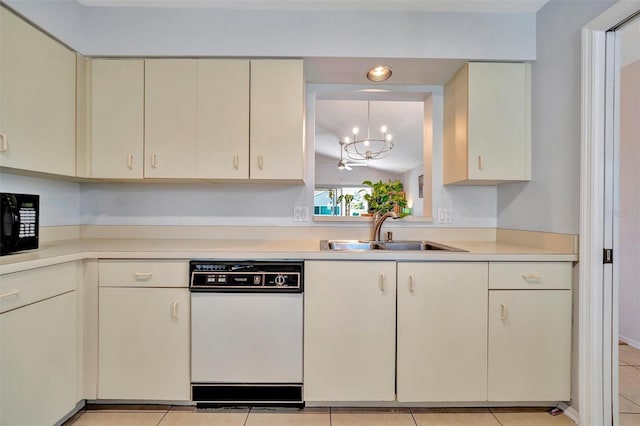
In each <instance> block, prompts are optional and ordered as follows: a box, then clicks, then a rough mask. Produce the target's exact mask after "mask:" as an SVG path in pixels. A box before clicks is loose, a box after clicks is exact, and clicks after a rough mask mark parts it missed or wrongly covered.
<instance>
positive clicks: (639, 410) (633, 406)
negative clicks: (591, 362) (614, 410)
mask: <svg viewBox="0 0 640 426" xmlns="http://www.w3.org/2000/svg"><path fill="white" fill-rule="evenodd" d="M618 351H619V360H620V366H619V368H620V370H619V374H620V376H619V389H618V392H619V399H618V402H619V412H620V426H640V349H636V348H634V347H631V346H629V345H619V346H618Z"/></svg>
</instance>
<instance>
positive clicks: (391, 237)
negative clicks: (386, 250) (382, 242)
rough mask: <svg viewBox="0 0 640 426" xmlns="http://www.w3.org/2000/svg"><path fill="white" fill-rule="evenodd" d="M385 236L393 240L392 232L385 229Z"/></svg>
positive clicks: (388, 239)
mask: <svg viewBox="0 0 640 426" xmlns="http://www.w3.org/2000/svg"><path fill="white" fill-rule="evenodd" d="M386 236H387V241H393V232H391V231H387V233H386Z"/></svg>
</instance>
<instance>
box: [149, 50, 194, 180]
mask: <svg viewBox="0 0 640 426" xmlns="http://www.w3.org/2000/svg"><path fill="white" fill-rule="evenodd" d="M196 80H197V62H196V60H191V59H150V60H146V61H145V83H144V84H145V92H144V98H145V107H144V108H145V136H144V151H145V163H144V176H145V177H148V178H196V177H197V169H196V165H197V161H196V157H197V148H196V124H197V123H196V122H197V118H196V93H197V81H196Z"/></svg>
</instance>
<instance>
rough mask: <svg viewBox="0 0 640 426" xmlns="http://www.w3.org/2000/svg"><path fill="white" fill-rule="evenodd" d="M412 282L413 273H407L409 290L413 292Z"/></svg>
mask: <svg viewBox="0 0 640 426" xmlns="http://www.w3.org/2000/svg"><path fill="white" fill-rule="evenodd" d="M413 282H414V277H413V274H410V275H409V292H411V293H413V290H414V288H413Z"/></svg>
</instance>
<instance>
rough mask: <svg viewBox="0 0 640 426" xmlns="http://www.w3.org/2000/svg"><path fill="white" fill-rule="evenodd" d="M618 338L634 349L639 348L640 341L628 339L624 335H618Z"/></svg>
mask: <svg viewBox="0 0 640 426" xmlns="http://www.w3.org/2000/svg"><path fill="white" fill-rule="evenodd" d="M618 339H619V340H622V341H623V342H625V343H626V344H627V345H629V346H631V347H634V348H636V349H640V342H639V341H637V340H634V339H630V338H628V337H624V336H618Z"/></svg>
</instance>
